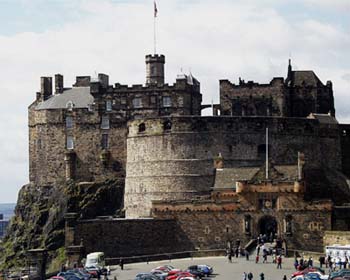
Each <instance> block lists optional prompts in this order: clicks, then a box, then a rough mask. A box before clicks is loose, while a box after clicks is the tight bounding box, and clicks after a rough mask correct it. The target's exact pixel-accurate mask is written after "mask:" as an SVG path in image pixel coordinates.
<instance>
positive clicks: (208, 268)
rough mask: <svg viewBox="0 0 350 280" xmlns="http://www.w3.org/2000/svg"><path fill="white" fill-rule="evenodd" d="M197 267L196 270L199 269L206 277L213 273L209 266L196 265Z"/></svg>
mask: <svg viewBox="0 0 350 280" xmlns="http://www.w3.org/2000/svg"><path fill="white" fill-rule="evenodd" d="M197 266H198V268H199V269H200V270H202V271H203V273H204V274H205V275H206V276H209V275H211V274H213V272H214V270H213V268H212V267H211V266H209V265H206V264H199V265H197Z"/></svg>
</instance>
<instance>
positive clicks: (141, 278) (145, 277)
mask: <svg viewBox="0 0 350 280" xmlns="http://www.w3.org/2000/svg"><path fill="white" fill-rule="evenodd" d="M135 280H160V279H159V277H158V276H156V275H154V274H152V273H149V272H145V273H139V274H137V275H136V277H135Z"/></svg>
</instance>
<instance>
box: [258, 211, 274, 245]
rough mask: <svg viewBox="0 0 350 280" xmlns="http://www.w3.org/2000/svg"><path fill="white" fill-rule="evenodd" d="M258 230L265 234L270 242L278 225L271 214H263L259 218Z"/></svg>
mask: <svg viewBox="0 0 350 280" xmlns="http://www.w3.org/2000/svg"><path fill="white" fill-rule="evenodd" d="M258 231H259V233H260V234H262V235H266V237H267V238H268V240H270V241H271V242H272V241H273V239H274V238H276V236H277V231H278V226H277V220H276V218H275V217H272V216H263V217H261V218H260V220H259V224H258Z"/></svg>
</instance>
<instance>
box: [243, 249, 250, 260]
mask: <svg viewBox="0 0 350 280" xmlns="http://www.w3.org/2000/svg"><path fill="white" fill-rule="evenodd" d="M244 254H245V259H246V260H247V261H249V251H248V250H247V249H245V250H244Z"/></svg>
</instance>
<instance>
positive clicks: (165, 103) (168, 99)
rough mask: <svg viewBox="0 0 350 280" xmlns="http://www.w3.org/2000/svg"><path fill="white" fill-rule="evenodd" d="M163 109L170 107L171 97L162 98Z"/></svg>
mask: <svg viewBox="0 0 350 280" xmlns="http://www.w3.org/2000/svg"><path fill="white" fill-rule="evenodd" d="M163 107H171V97H170V96H163Z"/></svg>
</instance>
